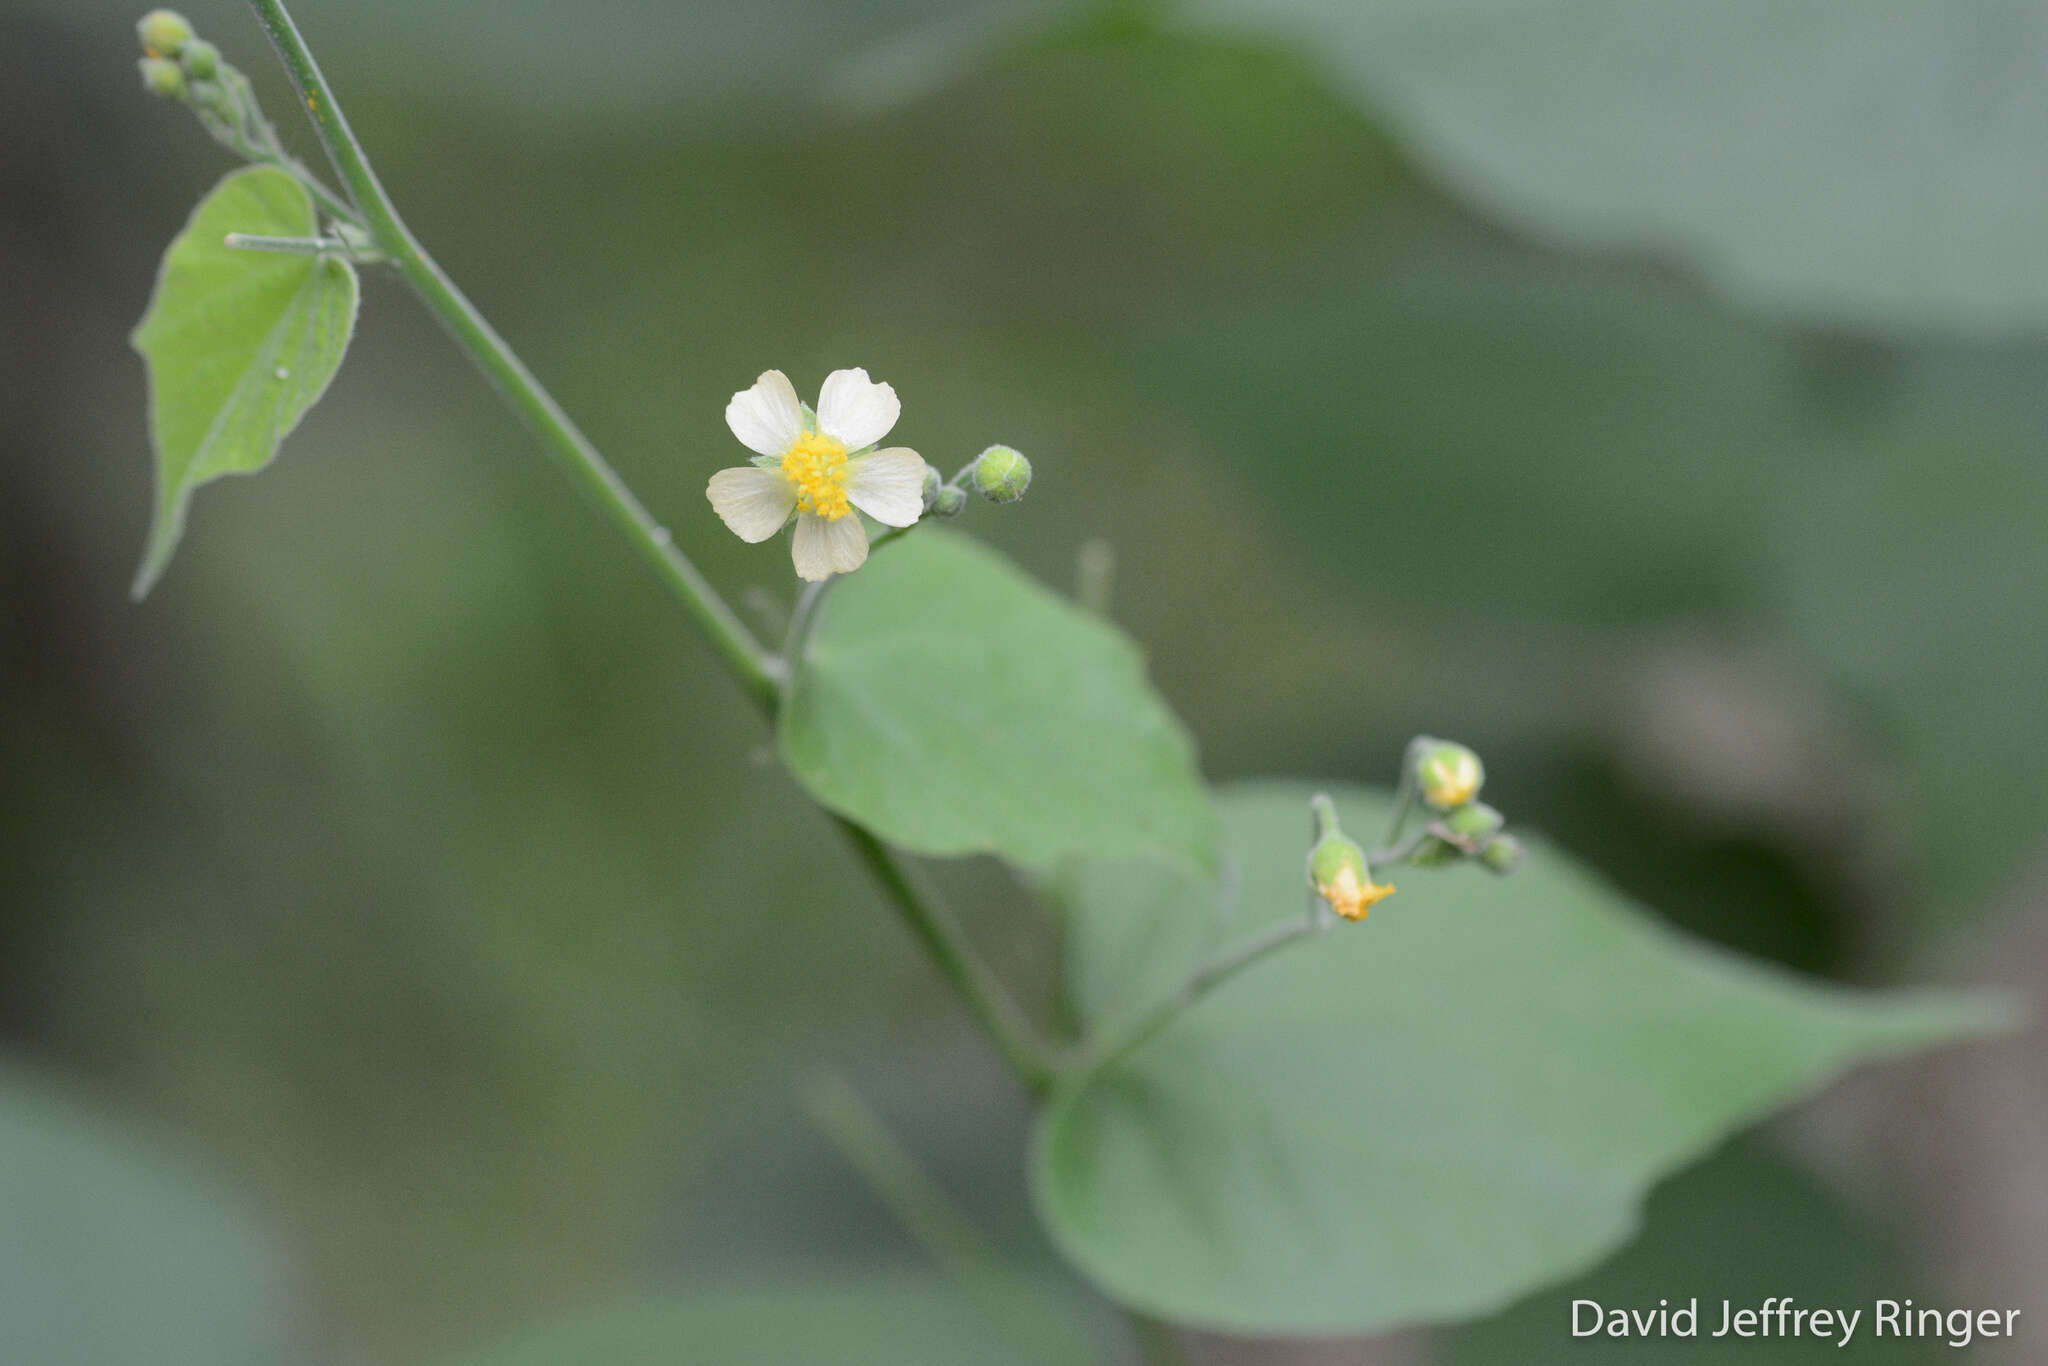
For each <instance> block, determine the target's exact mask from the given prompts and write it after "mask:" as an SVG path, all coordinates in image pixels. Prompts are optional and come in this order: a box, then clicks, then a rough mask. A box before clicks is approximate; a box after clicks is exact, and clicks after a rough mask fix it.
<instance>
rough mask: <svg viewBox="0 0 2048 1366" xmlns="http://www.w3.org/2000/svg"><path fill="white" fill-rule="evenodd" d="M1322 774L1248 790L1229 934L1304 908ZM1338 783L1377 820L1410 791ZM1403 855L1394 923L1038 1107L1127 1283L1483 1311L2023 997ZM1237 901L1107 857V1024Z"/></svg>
mask: <svg viewBox="0 0 2048 1366" xmlns="http://www.w3.org/2000/svg"><path fill="white" fill-rule="evenodd" d="M1310 791H1311V789H1310V788H1309V787H1307V786H1300V785H1293V784H1281V783H1274V784H1259V785H1251V786H1245V787H1240V788H1237V789H1234V790H1233V791H1231V792H1229V793H1228V794H1227V795H1226V797H1225V798H1224V799H1223V801H1222V803H1221V808H1222V812H1223V822H1224V864H1225V867H1226V868H1228V869H1231V870H1232V873H1231V876H1230V878H1228V879H1226V887H1228V886H1231V885H1232V884H1234V885H1235V889H1236V890H1235V892H1234V895H1232V897H1231V899H1232V900H1234V901H1235V903H1236V910H1235V913H1234V916H1233V917H1232V921H1233V923H1232V924H1231V927H1230V929H1229V933H1230V934H1231V935H1232V936H1233V937H1234V936H1237V935H1242V934H1246V933H1250V932H1253V931H1256V930H1257V929H1259V928H1260V927H1262V926H1264V925H1266V924H1269V923H1271V922H1273V921H1275V920H1278V919H1280V918H1282V917H1286V916H1298V915H1300V914H1302V908H1303V896H1304V893H1303V865H1302V858H1303V850H1304V849H1305V848H1306V846H1307V839H1308V817H1307V811H1308V797H1309V794H1310ZM1338 807H1339V809H1340V811H1341V812H1342V814H1343V817H1344V820H1345V823H1346V825H1347V826H1348V827H1352V828H1355V829H1358V830H1361V831H1368V830H1372V829H1375V828H1377V825H1378V823H1379V822H1380V821H1382V820H1383V819H1384V816H1385V811H1386V805H1385V799H1384V798H1383V797H1381V796H1379V795H1376V794H1369V793H1365V792H1360V791H1345V792H1341V793H1340V794H1339V795H1338ZM1532 844H1534V842H1533V841H1532ZM1392 876H1393V880H1394V881H1395V882H1396V883H1397V884H1398V885H1399V888H1400V892H1399V895H1397V896H1395V897H1393V898H1392V899H1391V900H1388V901H1385V902H1382V903H1381V904H1380V906H1379V907H1378V908H1377V909H1375V910H1374V911H1373V913H1372V915H1371V917H1370V919H1368V920H1366V921H1364V922H1362V923H1361V924H1358V925H1355V926H1339V927H1337V928H1336V929H1335V930H1334V931H1333V932H1331V933H1330V934H1328V935H1326V936H1324V937H1322V938H1319V939H1315V940H1311V941H1308V942H1306V943H1304V944H1300V945H1297V946H1295V947H1293V948H1291V949H1288V950H1286V951H1285V952H1284V953H1283V954H1282V956H1281V957H1279V958H1278V959H1277V960H1274V961H1270V962H1268V963H1266V964H1264V965H1262V966H1260V967H1257V968H1254V969H1252V970H1251V971H1250V972H1248V973H1247V974H1246V975H1245V976H1244V977H1242V978H1240V979H1238V980H1236V981H1233V982H1231V983H1229V984H1227V985H1225V986H1224V987H1222V988H1221V989H1220V990H1218V991H1217V992H1216V993H1215V994H1213V995H1211V996H1209V997H1208V998H1206V999H1205V1000H1204V1001H1203V1002H1202V1003H1200V1004H1199V1005H1197V1006H1196V1007H1195V1008H1194V1009H1192V1010H1191V1011H1189V1012H1188V1013H1187V1014H1186V1015H1184V1016H1182V1017H1181V1018H1180V1019H1179V1020H1177V1021H1175V1022H1174V1023H1173V1024H1172V1025H1171V1026H1169V1027H1168V1028H1167V1029H1166V1030H1165V1031H1163V1032H1162V1033H1160V1034H1159V1035H1158V1036H1156V1037H1155V1038H1153V1039H1152V1040H1151V1041H1149V1042H1148V1043H1146V1044H1145V1045H1143V1046H1142V1047H1140V1048H1139V1049H1137V1050H1136V1051H1135V1052H1133V1053H1132V1054H1131V1055H1130V1056H1129V1057H1128V1058H1127V1059H1126V1060H1125V1061H1124V1062H1122V1063H1120V1064H1116V1065H1114V1066H1112V1067H1111V1068H1109V1069H1108V1070H1107V1071H1105V1072H1103V1073H1102V1074H1099V1075H1097V1076H1096V1077H1094V1078H1093V1079H1091V1080H1088V1081H1086V1082H1084V1083H1082V1084H1080V1085H1078V1086H1076V1087H1075V1088H1073V1089H1072V1090H1070V1091H1068V1092H1067V1093H1065V1094H1063V1095H1061V1096H1059V1097H1058V1098H1056V1099H1055V1101H1054V1103H1053V1104H1052V1105H1051V1106H1050V1107H1049V1108H1048V1109H1047V1111H1046V1112H1045V1114H1044V1115H1043V1116H1042V1117H1041V1120H1040V1129H1039V1133H1038V1143H1037V1149H1036V1155H1035V1158H1034V1167H1035V1170H1034V1179H1035V1189H1036V1197H1037V1201H1038V1206H1039V1210H1040V1214H1041V1216H1042V1218H1043V1219H1044V1221H1045V1223H1046V1225H1047V1227H1048V1228H1049V1229H1050V1230H1051V1232H1052V1235H1053V1237H1054V1238H1055V1240H1056V1241H1057V1242H1058V1244H1059V1245H1060V1247H1061V1248H1062V1249H1063V1250H1064V1251H1065V1253H1066V1254H1067V1255H1068V1256H1069V1257H1070V1258H1071V1259H1072V1260H1073V1261H1074V1262H1075V1263H1076V1264H1077V1265H1078V1266H1079V1267H1080V1268H1081V1269H1082V1270H1084V1271H1085V1272H1087V1273H1088V1274H1089V1275H1090V1276H1091V1277H1093V1278H1094V1279H1095V1281H1096V1282H1097V1283H1098V1284H1099V1285H1101V1286H1102V1287H1103V1289H1105V1290H1106V1291H1107V1292H1108V1293H1110V1294H1111V1295H1112V1296H1114V1297H1115V1298H1117V1299H1119V1300H1122V1301H1123V1302H1125V1303H1126V1304H1129V1305H1132V1306H1135V1307H1137V1308H1140V1309H1144V1310H1147V1311H1150V1312H1153V1313H1156V1314H1160V1315H1163V1316H1165V1317H1168V1318H1172V1319H1176V1320H1179V1321H1182V1322H1187V1323H1195V1324H1201V1325H1205V1326H1209V1327H1215V1328H1221V1329H1225V1330H1232V1331H1239V1332H1250V1333H1364V1332H1376V1331H1381V1330H1384V1329H1388V1328H1392V1327H1395V1326H1397V1325H1400V1324H1408V1323H1416V1322H1427V1321H1441V1320H1450V1319H1457V1318H1462V1317H1470V1316H1473V1315H1477V1314H1481V1313H1485V1312H1487V1311H1489V1310H1493V1309H1497V1308H1500V1307H1501V1306H1503V1305H1504V1304H1506V1303H1507V1302H1508V1301H1510V1300H1512V1299H1514V1298H1515V1297H1517V1296H1519V1295H1522V1294H1525V1293H1527V1292H1528V1291H1530V1290H1533V1289H1535V1288H1537V1287H1539V1286H1542V1285H1544V1284H1547V1283H1550V1282H1553V1281H1556V1280H1559V1279H1561V1278H1563V1277H1566V1276H1569V1275H1571V1274H1573V1273H1575V1272H1578V1271H1581V1270H1583V1269H1585V1268H1586V1267H1587V1266H1588V1265H1590V1264H1591V1263H1592V1262H1594V1261H1596V1260H1597V1259H1598V1258H1600V1257H1601V1256H1602V1255H1604V1254H1605V1253H1607V1252H1609V1251H1611V1250H1613V1249H1614V1248H1616V1247H1618V1246H1619V1245H1620V1244H1621V1243H1622V1242H1624V1241H1625V1240H1626V1239H1627V1238H1628V1237H1629V1236H1630V1235H1631V1234H1632V1233H1633V1232H1634V1230H1635V1228H1636V1225H1637V1220H1638V1206H1639V1205H1640V1202H1641V1200H1642V1197H1643V1194H1644V1192H1645V1191H1646V1190H1647V1189H1648V1187H1649V1186H1650V1185H1651V1184H1652V1183H1653V1182H1655V1181H1656V1180H1657V1179H1658V1178H1659V1177H1660V1176H1662V1175H1664V1174H1665V1173H1667V1172H1670V1171H1672V1170H1674V1169H1676V1168H1678V1167H1680V1166H1682V1165H1684V1164H1685V1163H1687V1162H1689V1161H1691V1160H1693V1159H1694V1158H1696V1157H1698V1156H1699V1155H1700V1154H1702V1153H1703V1152H1705V1151H1706V1150H1707V1149H1708V1148H1710V1147H1711V1146H1712V1145H1713V1144H1714V1143H1715V1142H1717V1141H1718V1140H1719V1139H1721V1138H1722V1137H1723V1136H1725V1135H1726V1134H1728V1133H1730V1132H1732V1131H1734V1130H1735V1129H1738V1128H1740V1127H1742V1126H1743V1125H1745V1124H1747V1123H1749V1122H1750V1121H1752V1120H1754V1119H1756V1118H1758V1117H1760V1116H1761V1115H1763V1114H1764V1113H1765V1112H1767V1111H1768V1110H1770V1109H1771V1108H1773V1107H1775V1106H1777V1105H1781V1104H1783V1103H1785V1102H1786V1101H1788V1100H1790V1099H1792V1098H1793V1097H1795V1096H1797V1095H1799V1094H1802V1093H1803V1092H1805V1091H1807V1090H1810V1089H1811V1088H1812V1087H1814V1086H1816V1085H1818V1084H1819V1083H1820V1082H1822V1081H1823V1080H1825V1079H1826V1078H1828V1077H1829V1076H1831V1075H1832V1074H1834V1073H1835V1072H1836V1071H1838V1070H1840V1069H1842V1068H1844V1067H1847V1066H1849V1065H1851V1064H1854V1063H1857V1062H1861V1061H1865V1060H1869V1059H1875V1058H1882V1057H1888V1056H1893V1055H1896V1054H1900V1053H1905V1052H1910V1051H1912V1050H1915V1049H1919V1048H1925V1047H1928V1046H1930V1045H1933V1044H1938V1043H1941V1042H1944V1041H1948V1040H1953V1039H1960V1038H1966V1037H1969V1036H1971V1035H1974V1034H1979V1033H1983V1032H1986V1031H1988V1030H1990V1029H1993V1028H1996V1027H1998V1026H1999V1025H2000V1024H2001V1023H2003V1019H2004V1017H2003V1015H2002V1013H2001V1012H2000V1010H1999V1009H1998V1008H1996V1006H1995V1005H1994V1004H1993V1003H1990V1002H1986V1001H1981V1000H1977V999H1971V998H1959V997H1955V996H1948V995H1935V994H1914V995H1903V994H1901V995H1880V994H1874V993H1859V992H1851V991H1847V990H1842V989H1837V988H1832V987H1826V986H1822V985H1819V984H1816V983H1808V982H1801V981H1799V980H1796V979H1794V978H1792V977H1790V976H1788V975H1786V974H1784V973H1782V972H1779V971H1775V970H1772V969H1768V968H1765V967H1762V966H1758V965H1754V964H1749V963H1745V962H1742V961H1740V960H1738V959H1735V958H1733V957H1731V956H1729V955H1727V954H1725V953H1723V952H1720V951H1718V950H1715V949H1711V948H1708V947H1706V946H1704V945H1701V944H1696V943H1692V942H1689V941H1687V940H1685V939H1683V938H1681V937H1679V936H1678V935H1676V934H1673V933H1672V932H1670V931H1668V930H1666V929H1663V928H1661V927H1659V926H1657V925H1656V924H1654V923H1652V922H1650V921H1648V920H1646V919H1644V918H1643V917H1641V916H1640V915H1639V914H1637V913H1636V912H1635V911H1634V910H1633V909H1632V908H1631V907H1630V906H1629V905H1628V903H1627V901H1626V900H1625V899H1624V898H1622V897H1621V896H1619V895H1617V894H1616V893H1615V892H1613V891H1612V890H1610V889H1608V888H1606V887H1604V886H1603V885H1601V884H1600V883H1599V882H1598V881H1597V880H1596V879H1594V878H1593V877H1591V876H1589V875H1588V874H1587V873H1585V872H1583V871H1580V870H1578V869H1576V868H1574V867H1573V866H1571V864H1570V863H1569V862H1568V860H1566V859H1565V858H1564V857H1563V856H1562V855H1560V854H1558V853H1556V852H1555V851H1553V850H1550V849H1547V848H1545V847H1544V846H1542V845H1534V847H1533V848H1532V849H1531V851H1530V855H1529V858H1528V861H1527V863H1526V864H1525V866H1524V867H1523V869H1522V871H1521V872H1520V873H1518V874H1517V875H1516V876H1514V877H1512V878H1507V879H1497V878H1492V877H1487V876H1484V875H1482V874H1480V873H1478V872H1476V871H1474V870H1455V871H1449V872H1441V873H1430V872H1425V871H1422V870H1418V869H1396V870H1392ZM1217 914H1218V910H1217V894H1216V892H1215V891H1214V890H1213V889H1210V888H1204V887H1200V886H1196V885H1192V884H1185V883H1183V884H1181V885H1179V886H1173V885H1170V884H1168V883H1167V882H1166V881H1165V880H1164V879H1163V878H1162V877H1161V876H1160V875H1159V874H1156V873H1154V874H1149V875H1148V874H1145V873H1144V872H1142V871H1140V870H1130V869H1124V870H1111V871H1110V872H1108V873H1106V874H1103V875H1098V876H1092V877H1088V878H1084V879H1082V880H1081V881H1080V883H1079V884H1078V888H1077V891H1076V894H1075V897H1074V901H1073V904H1072V905H1071V906H1070V916H1071V919H1070V924H1069V926H1068V930H1069V938H1068V945H1069V953H1070V955H1071V963H1070V971H1069V974H1068V982H1069V989H1070V997H1071V1002H1072V1005H1073V1007H1074V1008H1075V1010H1076V1011H1077V1012H1078V1013H1080V1014H1081V1015H1082V1016H1083V1017H1084V1018H1085V1019H1086V1020H1088V1021H1089V1022H1090V1023H1091V1024H1099V1023H1100V1022H1101V1021H1102V1020H1103V1019H1104V1018H1108V1017H1114V1016H1117V1015H1120V1014H1122V1013H1124V1012H1126V1011H1129V1010H1131V1009H1132V1008H1134V1006H1136V1005H1138V1004H1140V1003H1141V1002H1142V1001H1143V1000H1145V999H1149V998H1151V997H1154V996H1156V994H1157V993H1158V992H1159V991H1160V990H1162V989H1163V986H1164V985H1165V984H1168V983H1171V982H1172V981H1175V980H1177V979H1178V978H1180V977H1182V976H1184V975H1185V974H1186V972H1187V971H1188V968H1189V966H1190V965H1191V964H1193V963H1194V962H1196V961H1197V960H1198V959H1199V958H1200V957H1202V956H1204V955H1206V954H1207V953H1209V952H1212V951H1213V950H1212V949H1211V948H1210V947H1209V946H1208V944H1207V943H1206V942H1205V941H1207V940H1208V939H1209V938H1210V937H1211V933H1210V931H1211V927H1213V926H1214V925H1215V924H1216V920H1217Z"/></svg>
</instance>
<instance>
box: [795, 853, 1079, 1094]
mask: <svg viewBox="0 0 2048 1366" xmlns="http://www.w3.org/2000/svg"><path fill="white" fill-rule="evenodd" d="M832 819H833V821H834V823H836V824H837V825H838V826H839V829H840V832H841V833H842V834H844V835H845V836H846V839H847V842H848V843H850V844H852V845H853V850H854V852H855V853H856V854H858V855H860V859H861V862H862V863H863V864H865V865H866V866H867V869H868V872H869V873H871V874H872V875H873V876H874V879H875V881H876V882H877V883H879V884H881V887H882V890H883V891H885V892H887V893H888V894H889V898H890V900H891V901H893V902H894V903H895V905H896V909H897V911H898V913H899V914H900V915H901V916H902V918H903V923H904V924H905V925H907V926H908V927H909V929H910V932H911V933H912V934H913V935H915V936H916V937H917V941H918V942H919V943H920V944H922V945H924V948H925V952H926V953H928V954H930V955H931V958H932V961H933V962H934V963H935V964H937V965H938V969H939V974H940V975H941V976H943V977H944V978H945V979H946V981H947V982H948V983H949V984H950V985H951V986H952V988H953V989H954V990H955V991H956V992H958V993H959V994H960V999H961V1000H963V1001H965V1002H966V1003H967V1008H968V1009H969V1010H970V1011H972V1012H973V1013H974V1017H975V1018H976V1019H977V1020H979V1021H980V1022H981V1025H982V1028H983V1029H985V1030H987V1031H988V1036H989V1038H990V1039H991V1040H992V1041H993V1042H994V1043H995V1046H996V1051H997V1052H999V1053H1001V1054H1002V1055H1003V1061H1005V1062H1007V1063H1008V1064H1009V1065H1010V1070H1011V1071H1013V1072H1015V1073H1016V1074H1017V1077H1018V1079H1019V1080H1021V1081H1022V1082H1023V1083H1024V1085H1025V1087H1026V1089H1028V1090H1029V1091H1030V1092H1031V1094H1032V1095H1034V1096H1043V1095H1044V1094H1045V1093H1046V1092H1048V1091H1050V1090H1051V1089H1052V1084H1053V1082H1054V1081H1056V1080H1057V1079H1058V1069H1057V1067H1056V1066H1055V1065H1054V1064H1053V1062H1052V1060H1051V1059H1050V1058H1048V1057H1047V1056H1046V1053H1045V1050H1044V1049H1043V1048H1042V1047H1041V1046H1040V1045H1039V1044H1038V1043H1037V1042H1036V1041H1035V1040H1034V1038H1033V1035H1032V1032H1031V1028H1030V1026H1029V1025H1028V1024H1026V1023H1025V1020H1024V1017H1023V1014H1022V1012H1020V1011H1019V1010H1018V1009H1017V1006H1016V1003H1015V1002H1014V1001H1012V1000H1011V999H1010V998H1009V996H1008V995H1007V994H1006V993H1005V992H1004V991H1003V988H1002V985H1001V984H1000V983H999V982H997V981H996V978H995V974H993V973H991V972H990V971H989V970H988V968H987V967H986V966H984V965H983V963H982V962H981V960H980V958H978V957H977V956H976V955H975V953H974V950H973V948H972V947H971V946H969V944H968V942H967V937H966V936H965V935H964V934H962V933H961V930H960V927H959V926H958V925H957V924H955V923H954V922H953V919H952V917H951V916H949V915H947V914H946V913H945V911H944V910H943V909H941V908H940V907H939V905H938V904H937V903H936V902H933V901H932V900H931V899H930V898H928V897H926V896H925V894H924V892H923V891H922V890H921V889H920V888H919V887H918V886H917V884H916V883H914V882H913V881H911V878H910V870H909V868H908V867H907V866H906V865H905V864H904V862H903V860H902V859H901V858H900V857H899V856H898V855H897V854H896V852H895V851H894V850H892V849H891V848H889V846H888V845H886V844H884V843H882V841H881V840H880V839H878V838H877V837H876V836H875V834H874V833H873V832H872V831H870V830H868V829H867V828H866V827H864V826H859V825H856V824H854V823H853V822H852V821H850V820H848V819H846V817H844V816H841V815H838V814H836V813H835V814H834V815H833V817H832Z"/></svg>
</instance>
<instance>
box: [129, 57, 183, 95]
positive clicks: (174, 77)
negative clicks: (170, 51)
mask: <svg viewBox="0 0 2048 1366" xmlns="http://www.w3.org/2000/svg"><path fill="white" fill-rule="evenodd" d="M135 69H136V70H138V71H140V72H141V73H142V88H143V89H144V90H147V91H148V92H149V93H150V94H152V95H162V96H163V97H164V98H165V99H167V100H175V99H179V98H181V97H182V96H183V95H184V93H185V73H184V72H183V71H182V70H180V69H179V67H178V64H177V63H176V62H173V61H168V60H166V59H165V58H162V57H144V58H143V59H142V60H141V61H139V62H137V63H136V64H135Z"/></svg>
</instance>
